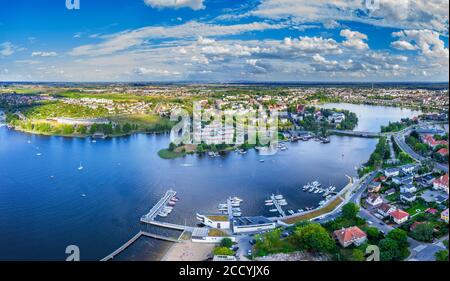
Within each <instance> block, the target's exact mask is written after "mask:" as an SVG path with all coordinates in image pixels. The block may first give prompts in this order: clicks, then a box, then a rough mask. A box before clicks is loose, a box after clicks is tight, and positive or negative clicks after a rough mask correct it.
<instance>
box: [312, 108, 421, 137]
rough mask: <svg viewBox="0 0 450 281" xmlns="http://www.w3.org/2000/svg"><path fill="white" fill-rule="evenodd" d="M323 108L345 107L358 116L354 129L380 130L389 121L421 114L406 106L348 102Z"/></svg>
mask: <svg viewBox="0 0 450 281" xmlns="http://www.w3.org/2000/svg"><path fill="white" fill-rule="evenodd" d="M321 107H323V108H338V109H346V110H349V111H351V112H354V113H355V114H356V115H357V116H358V125H357V126H356V128H355V131H365V132H380V130H381V126H385V125H388V124H389V122H396V121H400V120H401V119H402V118H412V117H415V116H418V115H419V114H421V112H420V111H416V110H411V109H407V108H399V107H389V106H375V105H363V104H350V103H328V104H325V105H322V106H321Z"/></svg>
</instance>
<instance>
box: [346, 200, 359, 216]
mask: <svg viewBox="0 0 450 281" xmlns="http://www.w3.org/2000/svg"><path fill="white" fill-rule="evenodd" d="M358 213H359V206H358V205H356V204H355V203H347V204H345V205H344V207H342V217H344V218H346V219H349V220H353V219H355V218H356V216H357V215H358Z"/></svg>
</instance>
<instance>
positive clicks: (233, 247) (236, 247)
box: [230, 245, 239, 252]
mask: <svg viewBox="0 0 450 281" xmlns="http://www.w3.org/2000/svg"><path fill="white" fill-rule="evenodd" d="M230 250H232V251H234V252H237V250H239V247H238V246H236V245H234V246H232V247H231V248H230Z"/></svg>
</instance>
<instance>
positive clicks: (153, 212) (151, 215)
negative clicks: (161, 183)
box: [141, 190, 193, 231]
mask: <svg viewBox="0 0 450 281" xmlns="http://www.w3.org/2000/svg"><path fill="white" fill-rule="evenodd" d="M176 194H177V192H176V191H174V190H169V191H167V192H166V194H164V196H163V198H161V199H160V200H159V201H158V202H157V203H156V204H155V206H153V208H151V209H150V211H149V212H148V213H147V214H146V215H144V216H142V217H141V222H142V223H148V224H151V225H156V226H160V227H165V228H170V229H175V230H181V231H183V230H187V231H191V230H192V229H193V227H190V226H185V225H180V224H174V223H169V222H162V221H157V220H155V219H156V217H157V216H158V213H159V212H160V211H161V209H162V208H164V207H165V206H167V204H168V203H169V201H170V200H171V199H172V198H173V197H174V196H175V195H176Z"/></svg>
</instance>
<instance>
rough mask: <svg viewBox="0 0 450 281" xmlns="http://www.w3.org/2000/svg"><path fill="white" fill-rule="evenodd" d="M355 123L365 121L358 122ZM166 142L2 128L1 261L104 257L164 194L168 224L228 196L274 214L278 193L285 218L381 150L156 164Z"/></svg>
mask: <svg viewBox="0 0 450 281" xmlns="http://www.w3.org/2000/svg"><path fill="white" fill-rule="evenodd" d="M335 107H336V106H335ZM359 107H360V106H357V108H359ZM380 109H382V110H389V111H390V112H391V110H394V109H393V108H388V109H385V108H384V107H381V108H380ZM354 111H356V110H354ZM360 112H365V111H364V110H361V111H360ZM378 112H379V110H378ZM365 113H367V115H368V116H372V114H371V113H370V112H365ZM404 113H405V111H404V110H400V109H397V115H395V116H393V115H391V116H392V117H393V120H397V119H398V120H399V119H400V118H402V117H407V116H403V114H404ZM388 121H389V120H388ZM360 122H361V123H362V124H369V123H370V121H366V120H365V119H364V115H362V116H361V117H360ZM362 128H363V127H362ZM168 141H169V137H168V135H144V134H138V135H133V136H130V137H124V138H116V139H106V140H98V141H97V142H96V143H93V142H91V141H90V139H71V138H63V137H46V136H37V135H29V134H24V133H21V132H16V131H13V130H9V129H7V128H6V127H2V128H0V226H1V227H0V260H64V259H65V258H66V254H65V248H66V246H68V245H77V246H79V247H80V250H81V259H82V260H98V259H100V258H103V257H104V256H106V255H107V254H109V253H110V252H112V251H113V250H115V249H116V248H118V247H119V246H120V245H121V244H123V243H124V242H125V241H127V240H128V239H129V238H131V237H132V236H133V235H134V234H136V233H137V232H138V231H139V230H140V229H143V228H144V229H145V226H142V225H141V224H140V223H139V219H140V217H141V216H142V215H143V214H145V213H146V212H148V210H149V209H150V208H151V207H152V206H153V204H155V203H156V202H157V201H158V200H159V199H160V198H161V197H162V195H163V194H164V192H165V191H166V190H168V189H169V188H173V189H174V190H176V191H177V192H178V197H179V198H180V201H179V202H178V204H177V205H176V207H175V209H174V211H173V212H172V213H171V214H170V215H169V216H168V217H167V218H166V220H167V221H170V222H175V223H181V224H184V223H185V222H186V223H188V224H191V225H194V224H195V223H196V221H195V213H196V212H216V211H217V209H216V207H217V204H218V203H221V202H223V201H225V199H226V198H227V197H228V196H239V197H241V198H243V199H244V200H245V201H244V202H243V204H242V207H241V209H242V211H243V214H244V215H270V213H269V212H268V208H267V207H266V206H264V200H265V199H267V197H268V196H270V194H272V193H278V192H279V193H281V194H283V195H284V196H285V198H286V199H287V201H288V203H289V205H288V206H287V207H286V208H285V210H289V209H292V210H297V209H300V208H304V207H305V206H316V205H317V203H318V202H319V201H320V200H322V197H320V196H319V195H315V194H310V193H305V192H302V191H301V190H300V187H301V186H303V185H304V184H306V183H307V182H309V181H314V180H318V181H320V182H321V183H322V184H323V185H325V186H328V185H330V184H333V185H335V186H337V187H338V188H339V189H340V188H342V187H343V186H345V185H346V184H347V183H348V179H347V178H346V177H345V175H350V176H355V175H356V173H355V166H359V165H361V164H362V163H364V162H365V161H367V159H368V157H369V155H370V154H371V152H372V151H373V150H374V148H375V145H376V143H377V140H376V139H363V138H352V137H338V136H333V137H331V143H330V144H321V143H318V142H314V141H309V142H298V143H291V144H289V145H288V147H289V149H288V150H287V151H283V152H279V153H277V154H276V155H273V156H264V157H262V156H259V155H258V154H257V153H256V152H255V151H253V150H252V151H249V152H248V153H247V154H246V155H239V154H237V153H234V152H232V153H230V154H228V155H227V156H225V157H220V158H213V159H212V158H209V157H206V156H205V157H199V156H187V157H185V158H180V159H174V160H163V159H160V158H159V157H158V155H157V151H158V150H159V149H161V148H165V147H167V146H168ZM38 155H40V156H38ZM260 159H264V160H265V162H264V163H260V162H259V160H260ZM80 163H81V164H82V165H83V166H84V169H83V170H82V171H78V169H77V168H78V166H79V165H80ZM144 244H152V243H144ZM164 247H165V246H164ZM154 251H156V250H154Z"/></svg>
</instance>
